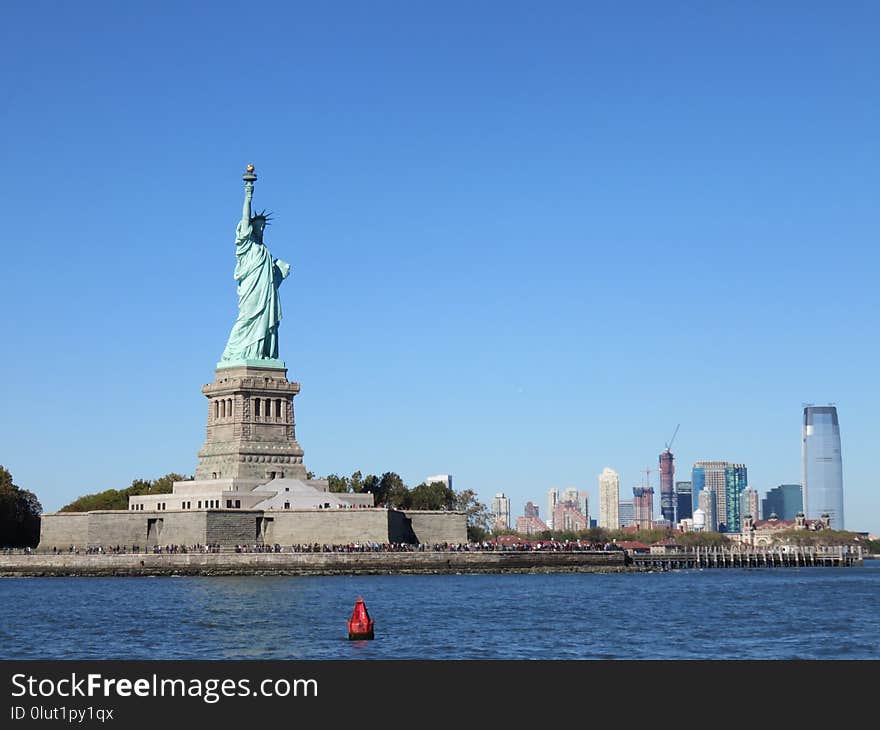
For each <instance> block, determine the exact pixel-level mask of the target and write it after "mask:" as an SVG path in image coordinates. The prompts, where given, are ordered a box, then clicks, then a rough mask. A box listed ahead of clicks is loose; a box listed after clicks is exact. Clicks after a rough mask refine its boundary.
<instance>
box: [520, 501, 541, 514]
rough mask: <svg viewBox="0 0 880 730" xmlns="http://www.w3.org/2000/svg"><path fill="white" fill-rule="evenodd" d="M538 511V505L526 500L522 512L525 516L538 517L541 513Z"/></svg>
mask: <svg viewBox="0 0 880 730" xmlns="http://www.w3.org/2000/svg"><path fill="white" fill-rule="evenodd" d="M538 512H539V509H538V505H536V504H533V503H532V502H526V506H525V507H523V514H524V515H525V516H526V517H540V516H541V515H540V514H538Z"/></svg>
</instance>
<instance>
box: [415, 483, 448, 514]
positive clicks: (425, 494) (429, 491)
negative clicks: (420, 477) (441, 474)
mask: <svg viewBox="0 0 880 730" xmlns="http://www.w3.org/2000/svg"><path fill="white" fill-rule="evenodd" d="M454 504H455V492H453V491H452V490H451V489H450V488H449V487H447V486H446V484H444V483H443V482H432V483H431V484H425V483H422V484H419V486H417V487H415V488H413V489H412V490H410V493H409V507H410V508H411V509H432V510H440V509H452V507H453V505H454Z"/></svg>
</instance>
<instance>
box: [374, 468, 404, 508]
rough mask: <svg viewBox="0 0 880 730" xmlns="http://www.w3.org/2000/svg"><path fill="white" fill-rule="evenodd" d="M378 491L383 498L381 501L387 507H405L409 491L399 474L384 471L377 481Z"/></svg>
mask: <svg viewBox="0 0 880 730" xmlns="http://www.w3.org/2000/svg"><path fill="white" fill-rule="evenodd" d="M379 491H380V492H381V493H382V495H383V496H384V499H383V500H382V501H383V502H385V503H386V504H387V505H388V506H389V507H395V508H397V509H404V508H405V507H406V506H407V502H408V497H409V489H407V486H406V484H404V483H403V479H401V478H400V475H399V474H397V473H395V472H393V471H386V472H385V473H384V474H383V475H382V476H381V477H380V479H379Z"/></svg>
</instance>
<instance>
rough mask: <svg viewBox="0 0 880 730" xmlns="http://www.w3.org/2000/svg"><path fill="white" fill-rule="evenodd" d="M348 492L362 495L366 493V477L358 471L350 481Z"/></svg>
mask: <svg viewBox="0 0 880 730" xmlns="http://www.w3.org/2000/svg"><path fill="white" fill-rule="evenodd" d="M348 491H349V492H355V493H360V492H363V491H364V477H363V474H361V473H360V471H356V472H355V473H354V474H352V475H351V476H350V477H349V479H348Z"/></svg>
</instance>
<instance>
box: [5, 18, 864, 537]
mask: <svg viewBox="0 0 880 730" xmlns="http://www.w3.org/2000/svg"><path fill="white" fill-rule="evenodd" d="M5 20H6V23H7V25H8V26H9V27H10V28H17V29H21V31H20V32H17V33H13V34H10V37H9V39H8V40H9V42H8V44H7V49H6V50H7V53H8V54H9V55H10V57H11V58H15V59H17V63H16V64H15V65H16V68H15V70H14V77H13V76H11V75H10V76H9V78H8V79H7V82H8V83H7V87H8V88H9V89H10V91H9V94H10V96H9V98H8V99H7V105H6V108H5V109H6V114H4V115H2V117H0V126H2V129H3V133H4V138H5V139H7V140H8V141H9V144H8V145H7V148H8V149H7V157H6V165H7V168H8V169H9V170H10V171H12V172H11V173H10V174H9V175H6V176H5V177H4V178H3V179H2V180H0V194H2V195H3V197H4V199H5V200H7V201H10V206H11V210H14V211H15V214H16V215H21V216H25V217H26V218H28V219H29V220H30V221H31V222H29V223H28V224H27V225H22V226H21V227H20V230H18V231H17V237H16V241H15V245H11V246H9V247H8V248H7V251H6V259H5V264H6V267H5V271H6V280H5V289H4V293H5V295H6V297H7V301H8V302H10V303H11V307H10V308H9V309H8V312H7V316H6V317H5V318H4V319H3V337H2V343H3V347H4V351H3V352H4V355H5V357H3V358H0V376H2V378H3V380H4V382H6V383H8V384H9V386H8V387H7V389H6V393H5V396H6V397H5V400H4V413H7V414H9V417H7V418H4V419H2V423H0V443H2V444H3V451H2V453H0V463H2V464H3V465H4V466H5V467H6V468H8V469H9V470H10V471H11V473H12V474H13V475H14V477H15V480H16V483H17V484H20V485H21V486H22V487H25V488H27V489H29V490H32V491H34V492H35V493H36V495H37V496H38V497H39V499H40V501H41V502H42V504H43V506H44V508H45V509H46V510H47V511H52V510H55V509H58V508H59V507H61V506H62V505H64V504H66V503H68V502H70V501H71V500H73V499H75V498H76V497H78V496H80V495H82V494H84V493H88V492H96V491H102V490H105V489H111V488H112V489H120V488H125V487H126V486H128V485H129V484H130V483H131V482H132V480H134V479H155V478H157V477H159V476H161V475H163V474H167V473H169V472H177V473H181V474H192V473H193V472H194V470H195V468H196V464H197V452H198V449H199V445H200V438H199V436H198V435H197V434H200V433H201V431H202V429H203V427H204V415H205V414H204V403H203V400H204V398H203V396H202V395H201V394H200V393H199V392H198V388H194V387H193V384H194V383H197V384H201V383H208V382H210V380H211V377H212V367H213V364H214V363H215V362H216V361H217V360H218V359H219V357H220V356H221V354H222V342H223V339H224V338H225V337H227V336H228V334H229V326H230V322H231V321H232V317H233V315H234V312H235V309H236V286H235V282H234V280H233V279H232V278H231V276H230V268H231V262H232V261H233V259H234V240H233V237H232V234H231V232H230V231H231V230H233V228H234V223H235V220H236V218H237V216H238V210H239V209H240V200H239V196H240V182H241V181H240V175H241V171H242V169H243V166H244V165H245V164H247V163H253V164H254V165H255V166H256V168H257V169H258V170H259V175H260V183H259V187H258V191H257V194H256V198H255V204H256V205H258V206H259V207H261V208H262V207H266V208H268V209H270V210H276V211H278V216H277V217H276V219H275V220H274V221H273V225H272V227H271V228H270V229H268V234H269V236H270V241H271V251H272V254H273V255H274V256H278V257H280V258H281V259H282V260H284V261H286V262H288V263H290V264H291V266H292V278H291V279H290V280H289V281H288V282H287V283H285V285H284V288H283V289H282V290H281V294H280V296H281V300H282V309H283V313H284V318H283V320H282V321H281V324H280V326H279V330H278V343H279V356H280V357H281V358H282V359H283V360H284V361H285V362H286V363H287V365H288V368H289V371H288V377H289V378H290V380H292V381H296V382H298V383H300V384H301V388H302V390H301V393H300V394H299V395H298V396H297V424H296V427H297V439H298V440H299V441H300V443H301V445H302V447H303V449H304V450H305V453H306V455H307V459H308V465H309V468H310V469H311V470H313V471H314V472H315V473H316V474H318V475H324V476H326V475H327V474H331V473H335V474H351V473H352V472H354V471H356V470H361V471H362V472H364V473H370V472H372V473H376V474H381V473H382V472H385V471H395V472H397V473H398V474H400V475H401V477H402V478H403V479H404V480H405V481H406V482H407V483H408V484H411V485H413V484H418V483H419V482H420V481H421V480H422V478H423V476H424V475H425V474H432V473H436V472H444V473H450V474H453V475H455V484H456V489H457V490H464V489H474V490H476V491H477V493H478V495H479V497H480V499H481V501H482V502H483V503H484V504H487V505H488V504H489V503H490V502H491V499H492V496H493V495H494V494H495V493H497V492H498V491H501V490H503V491H504V493H505V494H506V495H508V496H509V497H510V499H511V502H512V503H513V504H514V505H516V510H517V511H518V510H519V509H520V507H521V505H522V504H523V503H524V502H525V501H526V500H528V499H531V500H536V503H540V505H541V507H542V513H543V516H544V517H549V516H550V515H548V514H547V513H545V512H544V509H545V507H544V505H545V500H544V499H543V495H544V494H545V493H546V490H547V489H548V488H550V487H551V486H558V487H559V488H565V487H567V486H574V487H576V488H577V489H581V490H586V491H588V492H589V494H590V498H591V500H592V501H593V505H595V504H598V502H597V501H596V500H597V499H598V491H597V484H596V474H598V473H600V472H601V470H602V469H603V468H604V467H605V466H610V467H612V468H614V469H615V470H616V471H617V472H618V473H619V474H620V486H621V494H623V495H625V494H628V493H629V491H630V490H631V489H632V487H634V486H637V485H640V484H641V483H642V481H643V477H644V470H645V469H646V468H649V469H656V468H657V466H658V464H657V455H658V454H660V453H662V451H663V449H664V445H665V443H666V442H667V440H669V439H670V435H671V434H673V432H674V429H675V426H676V424H679V423H680V424H681V427H680V430H679V431H678V434H677V437H676V440H675V443H674V446H673V448H672V450H673V451H674V452H675V460H676V476H677V477H679V478H684V479H687V478H688V474H687V472H688V470H689V468H690V465H691V464H693V463H694V462H696V461H698V460H700V459H711V458H723V459H729V460H730V463H743V464H746V465H747V466H748V470H749V471H748V474H749V480H750V486H751V487H753V488H756V489H757V490H758V491H759V492H761V493H762V494H764V493H766V491H767V490H768V489H770V488H772V487H774V486H776V485H779V484H786V483H795V482H800V481H801V479H802V477H801V448H800V447H801V443H800V440H799V439H800V425H801V424H800V415H801V414H800V410H801V406H802V404H803V403H805V402H814V403H819V404H821V403H827V402H833V403H836V404H837V406H838V409H839V412H840V419H841V423H842V424H843V440H842V469H843V482H844V489H845V503H844V509H845V524H846V526H847V527H848V528H850V529H853V530H859V531H873V532H880V494H878V490H877V489H876V487H875V485H874V478H873V473H874V464H873V454H874V452H875V451H876V445H875V441H876V423H875V420H876V413H877V412H878V410H880V393H878V391H877V389H876V387H875V380H876V376H875V372H874V371H875V370H876V368H875V366H874V363H876V362H877V356H878V354H880V344H878V342H877V338H874V337H871V336H869V333H870V332H872V331H876V328H877V325H876V316H877V312H878V311H880V291H878V288H877V287H876V285H875V281H874V279H875V272H876V271H877V269H878V265H880V252H878V247H877V245H876V240H877V231H878V212H877V205H876V190H877V189H880V165H877V164H876V160H877V157H878V154H880V149H878V142H877V135H876V129H875V127H876V124H875V120H876V118H877V115H878V113H880V92H878V91H877V88H876V83H875V79H874V76H875V69H876V68H877V67H878V64H880V48H878V45H877V43H876V39H875V38H874V35H875V33H874V30H875V29H876V27H877V24H878V23H880V8H878V7H873V6H859V7H850V8H848V9H847V10H846V11H845V12H841V11H840V10H839V9H837V8H832V7H831V6H822V5H821V4H818V3H814V4H808V5H807V6H805V7H804V8H803V9H800V10H799V12H797V13H795V12H791V10H790V9H787V10H785V9H782V8H781V7H768V8H762V9H761V10H760V12H758V11H756V9H755V8H754V7H745V6H737V5H731V6H725V7H715V8H712V9H708V8H694V9H693V10H692V11H690V12H688V13H687V18H686V20H687V22H686V23H684V22H682V20H683V18H682V15H681V12H680V8H679V9H677V8H670V7H667V6H665V5H663V4H652V3H643V4H640V5H639V6H638V8H637V10H636V11H635V12H634V11H633V9H632V8H630V7H626V8H624V7H620V8H618V7H614V6H596V5H593V4H584V3H574V2H565V1H563V2H561V3H559V4H554V6H553V7H552V8H546V9H542V10H541V11H540V12H537V11H536V10H535V9H534V8H531V7H526V6H511V7H505V10H504V12H503V13H499V12H498V9H497V7H495V6H492V5H491V4H489V5H480V6H478V7H470V6H468V7H465V6H456V5H455V4H453V5H452V6H446V5H443V6H440V5H436V6H416V5H413V6H406V5H400V4H396V5H394V6H391V5H383V4H381V3H380V4H379V5H378V6H371V7H369V8H367V7H362V6H358V5H357V4H349V5H347V6H346V8H345V11H344V12H340V11H339V9H338V8H329V7H323V6H308V7H296V8H294V7H287V6H278V7H277V8H275V10H274V12H273V23H271V24H269V25H268V26H267V27H265V28H262V29H261V31H260V34H259V46H258V47H259V53H253V54H249V55H248V58H247V61H246V62H242V59H241V55H240V54H235V53H232V52H231V51H230V49H232V48H236V47H239V46H240V44H241V38H242V30H241V18H240V14H236V13H235V12H234V11H233V9H232V8H228V7H218V8H215V9H214V11H213V12H211V13H208V14H203V17H200V18H199V22H198V24H196V23H195V21H194V19H193V16H192V13H191V11H190V10H188V9H186V8H183V7H175V8H171V7H169V8H165V9H163V11H162V12H145V13H143V14H141V15H139V16H138V22H137V23H135V24H132V22H131V18H130V12H129V10H128V9H127V8H125V7H122V6H112V5H110V6H101V7H100V8H98V7H94V6H89V7H80V6H72V5H58V6H53V7H52V11H51V12H49V13H46V12H44V8H42V7H41V6H40V5H39V4H37V5H33V4H17V5H12V6H10V7H9V8H8V9H7V12H6V15H5ZM168 48H186V49H187V53H185V54H169V53H168V52H167V49H168ZM8 73H9V74H12V73H13V72H12V70H9V72H8ZM233 89H247V95H246V96H247V100H248V101H247V103H245V102H242V104H241V105H240V106H239V107H238V108H236V112H237V113H233V106H232V103H231V101H230V100H231V98H232V97H231V91H230V90H233ZM23 110H26V111H23ZM35 260H38V261H40V266H39V275H37V273H36V272H35V269H34V261H35ZM160 270H161V271H167V272H174V275H173V276H171V280H172V283H171V284H169V285H162V284H160V283H159V281H158V280H157V279H156V278H155V277H153V276H150V275H147V273H146V272H153V271H160ZM727 282H735V286H733V287H723V286H721V285H720V284H721V283H727ZM431 285H434V287H435V291H431V288H430V287H431ZM814 287H815V288H818V289H820V291H819V292H816V293H815V295H814V294H813V293H811V294H810V295H808V296H805V294H804V292H805V291H808V290H811V289H812V288H814ZM432 295H433V296H432ZM194 321H195V322H198V323H199V325H198V326H192V322H194ZM820 332H821V333H822V339H821V343H822V346H821V347H820V348H817V347H816V344H817V333H820ZM866 335H867V336H866ZM218 343H220V344H219V345H218ZM37 360H38V361H39V362H40V363H41V365H40V366H34V365H33V363H34V362H35V361H37ZM72 419H73V420H75V422H76V423H79V422H80V421H81V420H82V419H85V420H86V422H87V427H84V428H73V427H72V426H71V423H72ZM524 442H525V444H527V446H526V448H523V447H522V446H521V444H523V443H524ZM520 455H522V458H518V457H520ZM657 476H658V475H657V474H656V473H654V474H652V475H651V477H652V478H651V486H652V487H653V488H654V490H655V492H657V494H655V503H656V502H658V501H660V500H659V496H660V489H659V487H660V485H659V483H658V480H657ZM808 501H809V500H808ZM593 511H594V512H595V511H596V510H595V508H594V509H593Z"/></svg>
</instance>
